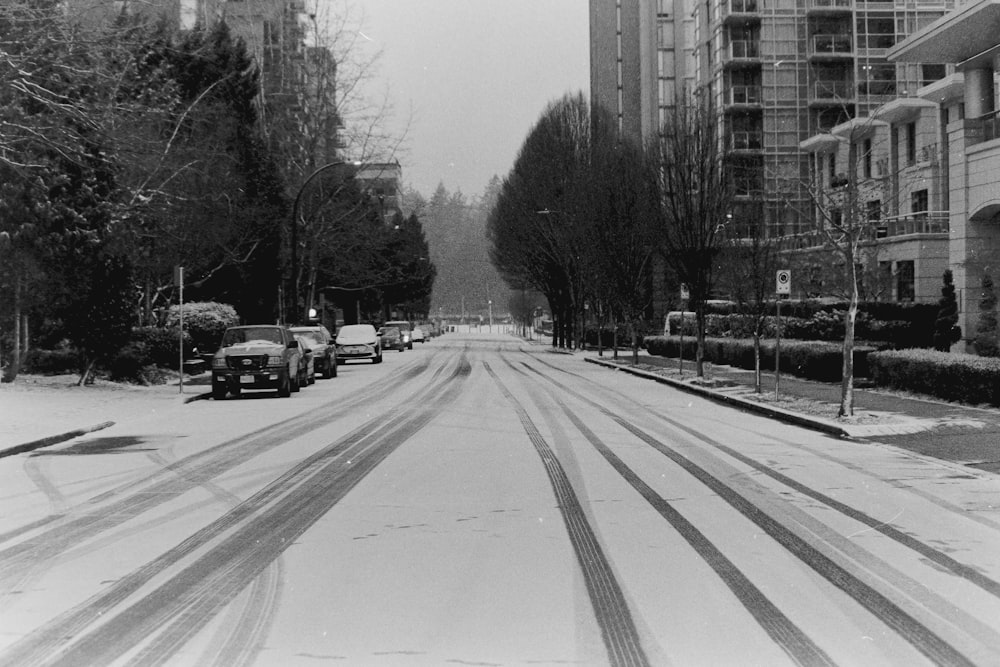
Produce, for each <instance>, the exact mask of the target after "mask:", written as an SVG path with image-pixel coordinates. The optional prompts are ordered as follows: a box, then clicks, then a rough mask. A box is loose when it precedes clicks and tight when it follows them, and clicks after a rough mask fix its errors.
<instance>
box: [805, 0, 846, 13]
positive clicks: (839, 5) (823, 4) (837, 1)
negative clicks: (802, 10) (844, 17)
mask: <svg viewBox="0 0 1000 667" xmlns="http://www.w3.org/2000/svg"><path fill="white" fill-rule="evenodd" d="M806 12H808V13H809V14H810V15H825V16H829V15H831V14H849V13H850V12H851V0H808V1H807V3H806Z"/></svg>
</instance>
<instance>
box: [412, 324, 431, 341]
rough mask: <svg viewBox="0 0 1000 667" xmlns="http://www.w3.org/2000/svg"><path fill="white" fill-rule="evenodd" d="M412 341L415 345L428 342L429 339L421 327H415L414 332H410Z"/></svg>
mask: <svg viewBox="0 0 1000 667" xmlns="http://www.w3.org/2000/svg"><path fill="white" fill-rule="evenodd" d="M410 340H412V341H413V342H414V343H425V342H427V337H426V336H425V335H424V330H423V329H421V328H420V327H413V331H411V332H410Z"/></svg>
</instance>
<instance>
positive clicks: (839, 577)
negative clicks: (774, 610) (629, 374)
mask: <svg viewBox="0 0 1000 667" xmlns="http://www.w3.org/2000/svg"><path fill="white" fill-rule="evenodd" d="M523 365H524V367H525V368H527V369H528V370H529V371H531V372H532V373H535V374H537V375H538V376H539V377H541V378H544V379H545V380H547V381H548V382H550V383H552V384H553V385H554V386H556V387H557V388H559V389H560V390H562V391H564V392H566V393H568V394H570V395H572V396H574V397H576V398H577V399H579V400H581V401H583V402H584V403H586V404H588V405H591V406H593V407H594V408H595V409H596V410H599V411H600V412H601V413H602V414H604V415H605V416H606V417H608V418H609V419H611V420H612V421H614V422H616V423H617V424H618V425H619V426H621V427H622V428H623V429H625V430H626V431H628V432H630V433H631V434H632V435H634V436H635V437H637V438H638V439H639V440H640V441H642V442H645V443H646V444H647V445H649V446H651V447H653V448H654V449H655V450H656V451H658V452H660V453H661V454H663V455H664V456H666V457H667V458H668V459H670V460H671V461H672V462H674V463H675V464H676V465H678V466H679V467H680V468H681V469H683V470H684V471H685V472H687V473H689V474H690V475H692V476H693V477H694V478H695V479H697V480H698V481H700V482H701V483H703V484H705V486H707V487H708V488H709V489H711V490H712V491H713V492H715V493H716V494H717V495H718V496H719V497H720V498H722V499H723V500H725V501H726V502H727V503H728V504H729V505H730V506H731V507H733V508H734V509H735V510H737V511H738V512H739V513H740V514H742V515H743V516H745V517H746V518H747V519H749V520H750V521H752V522H753V523H755V524H756V525H757V526H758V527H760V528H761V530H763V531H764V532H765V533H767V534H768V535H769V536H770V537H771V538H772V539H774V540H775V541H776V542H778V543H779V544H780V545H781V546H783V547H784V548H785V549H786V550H788V551H789V552H790V553H792V554H793V555H794V556H795V557H796V558H798V559H799V560H800V561H802V562H803V563H804V564H806V565H807V566H809V567H810V568H811V569H812V570H813V571H814V572H816V573H817V574H819V575H820V576H822V577H823V578H824V579H826V580H827V581H828V582H829V583H831V584H832V585H834V586H835V587H836V588H838V589H840V590H842V591H843V592H844V593H846V594H847V595H848V596H849V597H850V598H851V599H853V600H854V601H855V602H857V603H859V604H860V605H861V606H862V607H864V608H865V609H867V610H868V611H869V612H871V613H872V614H873V615H874V616H875V617H876V618H878V619H879V620H880V621H882V622H883V623H885V624H886V625H887V626H889V627H890V628H892V629H893V631H895V632H896V633H897V634H898V635H900V636H901V637H902V638H904V639H905V640H906V641H907V642H909V643H910V644H911V645H912V646H913V647H914V648H915V649H917V650H918V651H919V652H921V653H923V654H924V655H926V656H927V657H928V658H930V659H931V660H933V661H935V662H936V663H938V664H946V665H952V666H957V665H968V666H970V667H971V666H972V665H974V664H975V661H974V660H972V659H970V658H968V657H967V656H966V655H965V654H963V653H962V652H961V651H960V650H959V649H957V648H956V647H955V646H953V645H952V644H950V643H949V642H948V641H946V640H945V639H944V638H942V637H941V636H940V635H938V634H937V633H936V632H934V631H933V630H931V629H930V628H929V627H927V626H926V625H924V624H923V623H922V622H920V621H919V620H917V619H916V618H914V616H912V615H911V614H909V613H907V612H906V611H905V610H904V609H902V608H901V607H900V606H898V605H897V604H896V603H895V602H893V601H892V600H890V599H889V598H888V597H886V596H885V595H883V594H882V593H880V592H879V591H877V590H876V589H875V588H873V587H872V586H870V585H868V584H866V583H865V582H863V581H862V580H861V579H859V578H858V577H856V576H854V575H853V574H851V573H850V572H849V571H848V570H846V569H845V568H844V567H842V566H841V565H839V564H837V563H836V562H835V561H834V560H833V559H832V558H830V557H829V556H827V555H826V554H824V553H823V552H822V551H820V550H819V549H817V548H816V547H814V546H813V545H811V544H810V543H809V542H807V541H806V540H804V539H803V538H801V537H800V536H799V535H797V534H796V533H795V532H793V531H792V530H790V529H789V528H787V527H786V526H784V525H783V524H782V523H781V522H780V521H778V520H777V519H775V518H773V517H772V516H770V515H769V514H767V513H766V512H764V511H763V510H762V509H761V508H760V507H758V506H757V505H755V504H754V503H753V502H751V501H750V500H748V499H746V498H745V497H743V496H742V495H741V494H740V493H739V492H737V491H736V490H735V489H734V488H732V487H730V486H729V485H728V484H726V483H725V482H724V481H722V480H720V479H718V478H717V477H715V476H714V475H712V474H711V473H710V472H709V471H708V470H706V469H704V468H702V467H701V466H699V465H698V464H696V463H695V462H694V461H692V460H691V459H689V458H687V457H686V456H684V455H683V454H681V453H680V452H679V451H678V450H676V449H674V448H673V447H671V446H669V445H667V444H665V443H663V442H661V441H660V440H659V439H658V438H656V437H655V436H652V435H650V434H648V433H646V432H645V431H643V430H642V429H640V428H638V427H636V426H634V425H633V424H631V423H629V422H628V421H627V420H625V419H623V418H622V417H620V416H619V415H617V414H615V413H614V412H612V411H611V410H608V409H607V408H606V407H604V406H602V405H600V404H599V403H597V402H595V401H593V400H591V399H589V398H587V397H585V396H583V395H582V394H580V393H579V392H576V391H574V390H572V389H570V388H569V387H566V386H565V385H563V384H561V383H559V382H558V381H556V380H555V379H553V378H551V377H548V376H546V375H544V374H543V373H541V372H539V371H538V370H537V369H534V368H532V367H531V366H530V365H529V364H523ZM546 365H548V364H546ZM550 367H551V366H550ZM552 368H554V367H552ZM555 370H560V369H558V368H556V369H555ZM668 421H670V420H668ZM670 423H672V425H674V426H675V427H676V426H681V427H682V428H683V430H684V432H685V433H689V434H691V433H693V434H695V435H696V436H697V437H698V438H699V439H700V440H702V441H706V438H705V436H703V435H701V434H699V433H697V431H693V430H692V429H690V428H688V427H683V425H679V424H678V423H677V422H673V421H670Z"/></svg>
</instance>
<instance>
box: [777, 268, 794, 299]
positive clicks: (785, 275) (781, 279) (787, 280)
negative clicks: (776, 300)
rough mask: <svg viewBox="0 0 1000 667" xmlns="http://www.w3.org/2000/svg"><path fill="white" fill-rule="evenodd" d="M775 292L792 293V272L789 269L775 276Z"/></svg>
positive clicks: (782, 270) (780, 271)
mask: <svg viewBox="0 0 1000 667" xmlns="http://www.w3.org/2000/svg"><path fill="white" fill-rule="evenodd" d="M774 291H775V293H777V294H791V293H792V272H791V271H789V270H788V269H781V270H779V271H778V274H777V275H776V276H775V286H774Z"/></svg>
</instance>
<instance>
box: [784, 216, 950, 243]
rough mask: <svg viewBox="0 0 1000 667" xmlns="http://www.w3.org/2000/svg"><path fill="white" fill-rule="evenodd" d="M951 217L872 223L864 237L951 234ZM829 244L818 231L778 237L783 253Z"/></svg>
mask: <svg viewBox="0 0 1000 667" xmlns="http://www.w3.org/2000/svg"><path fill="white" fill-rule="evenodd" d="M948 217H949V214H948V211H928V212H926V213H909V214H907V215H897V216H893V217H891V218H885V219H883V220H872V221H868V222H865V223H864V224H865V229H864V230H863V233H862V237H863V238H864V239H865V240H866V241H878V240H879V239H888V238H894V237H900V236H909V235H913V234H948V231H949V222H948ZM827 243H828V241H827V237H826V235H825V234H824V233H823V232H821V231H818V230H812V231H808V232H803V233H801V234H789V235H788V236H782V237H779V238H778V248H779V249H780V250H782V251H787V250H806V249H809V248H819V247H822V246H825V245H826V244H827Z"/></svg>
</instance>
